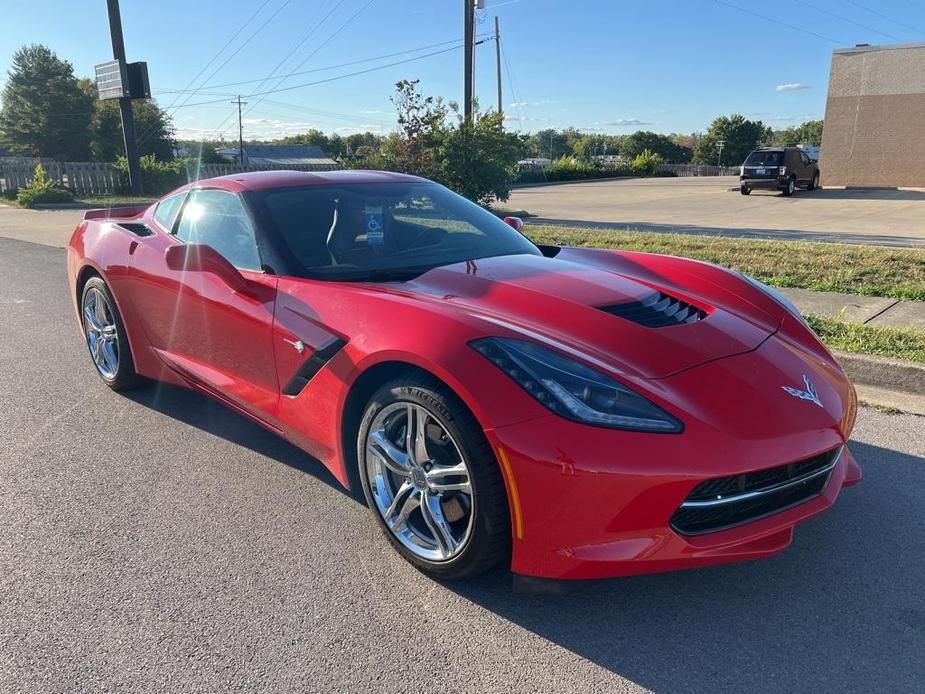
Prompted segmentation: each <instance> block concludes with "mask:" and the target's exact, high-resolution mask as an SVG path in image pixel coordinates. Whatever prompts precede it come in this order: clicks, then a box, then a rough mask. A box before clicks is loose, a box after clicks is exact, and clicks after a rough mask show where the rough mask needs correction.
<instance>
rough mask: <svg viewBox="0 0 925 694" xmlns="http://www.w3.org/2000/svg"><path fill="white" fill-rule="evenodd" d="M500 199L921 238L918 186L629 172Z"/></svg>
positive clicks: (630, 214) (746, 232)
mask: <svg viewBox="0 0 925 694" xmlns="http://www.w3.org/2000/svg"><path fill="white" fill-rule="evenodd" d="M505 207H509V208H514V209H523V210H526V211H527V212H529V213H530V214H533V215H537V217H538V218H539V219H531V220H530V221H531V222H535V223H543V222H545V221H549V222H551V223H560V224H579V225H587V224H605V225H608V226H615V227H618V228H629V229H639V230H650V231H678V232H684V233H702V234H723V235H727V236H761V237H768V238H782V239H799V240H808V241H841V242H844V243H866V244H878V245H884V246H925V193H923V192H916V191H900V190H846V189H822V190H815V191H812V192H810V191H804V190H798V191H797V192H796V193H795V194H794V195H793V197H790V198H785V197H782V196H781V195H780V194H778V193H775V192H764V191H760V192H759V191H755V192H753V193H752V194H751V195H749V196H744V195H740V194H739V192H738V179H737V178H736V177H734V176H711V177H707V176H701V177H686V178H628V179H618V180H613V181H595V182H590V183H569V184H562V185H550V186H539V187H528V188H518V189H516V190H514V191H512V192H511V198H510V200H508V201H507V202H506V203H505Z"/></svg>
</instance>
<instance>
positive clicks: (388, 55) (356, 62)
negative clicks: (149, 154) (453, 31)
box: [157, 34, 488, 96]
mask: <svg viewBox="0 0 925 694" xmlns="http://www.w3.org/2000/svg"><path fill="white" fill-rule="evenodd" d="M487 37H488V35H487V34H484V35H482V36H480V37H479V40H481V39H483V38H487ZM451 43H458V44H462V39H450V40H448V41H440V42H439V43H431V44H428V45H426V46H418V47H417V48H407V49H405V50H403V51H395V52H394V53H385V54H383V55H377V56H373V57H370V58H361V59H359V60H351V61H350V62H348V63H339V64H338V65H328V66H326V67H316V68H312V69H310V70H299V71H298V72H288V73H285V74H282V75H277V76H276V77H277V78H278V79H281V78H283V77H297V76H299V75H309V74H313V73H316V72H327V71H328V70H337V69H340V68H343V67H351V66H353V65H361V64H363V63H372V62H375V61H377V60H383V59H385V58H394V57H395V56H397V55H407V54H409V53H418V52H420V51H426V50H428V49H431V48H439V47H440V46H446V45H448V44H451ZM270 77H272V75H270ZM266 80H267V77H256V78H254V79H250V80H241V81H240V82H224V83H222V84H209V85H204V87H203V88H210V89H221V88H222V87H238V86H241V85H245V84H256V83H257V82H264V81H266ZM183 91H199V90H198V89H194V90H182V89H159V90H157V93H158V94H175V93H178V92H183ZM199 93H200V94H202V95H204V96H234V94H221V93H217V92H216V93H214V94H212V93H209V92H202V91H199Z"/></svg>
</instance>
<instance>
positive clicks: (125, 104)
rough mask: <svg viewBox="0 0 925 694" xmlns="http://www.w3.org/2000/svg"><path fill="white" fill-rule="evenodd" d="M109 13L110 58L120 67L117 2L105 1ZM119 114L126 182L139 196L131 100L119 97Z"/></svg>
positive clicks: (122, 46) (121, 41)
mask: <svg viewBox="0 0 925 694" xmlns="http://www.w3.org/2000/svg"><path fill="white" fill-rule="evenodd" d="M106 10H107V11H108V13H109V35H110V38H111V39H112V57H113V59H114V60H118V61H119V64H120V65H125V40H124V38H123V37H122V15H121V13H120V12H119V0H106ZM119 113H120V114H121V116H122V138H123V141H124V143H125V158H126V159H127V160H128V181H129V185H130V186H131V189H132V194H133V195H141V193H142V191H143V188H142V181H141V161H140V159H139V156H138V140H137V136H136V134H135V114H134V112H133V111H132V99H131V97H129V96H121V97H119Z"/></svg>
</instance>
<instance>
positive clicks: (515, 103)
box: [508, 99, 555, 108]
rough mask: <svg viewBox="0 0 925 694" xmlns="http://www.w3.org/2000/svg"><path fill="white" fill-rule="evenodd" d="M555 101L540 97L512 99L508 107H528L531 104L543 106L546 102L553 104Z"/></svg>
mask: <svg viewBox="0 0 925 694" xmlns="http://www.w3.org/2000/svg"><path fill="white" fill-rule="evenodd" d="M552 103H555V102H554V101H550V100H549V99H540V100H539V101H512V102H511V103H509V104H508V108H528V107H531V106H543V105H545V104H552Z"/></svg>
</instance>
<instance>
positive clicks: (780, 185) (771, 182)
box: [739, 176, 787, 190]
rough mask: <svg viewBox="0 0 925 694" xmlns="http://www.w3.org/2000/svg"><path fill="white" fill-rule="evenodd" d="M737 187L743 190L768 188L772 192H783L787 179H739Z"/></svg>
mask: <svg viewBox="0 0 925 694" xmlns="http://www.w3.org/2000/svg"><path fill="white" fill-rule="evenodd" d="M739 185H740V186H741V187H743V188H751V189H752V190H754V189H756V188H762V189H763V188H768V189H772V190H783V189H784V188H786V187H787V177H786V176H785V177H783V178H780V177H775V178H740V179H739Z"/></svg>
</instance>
